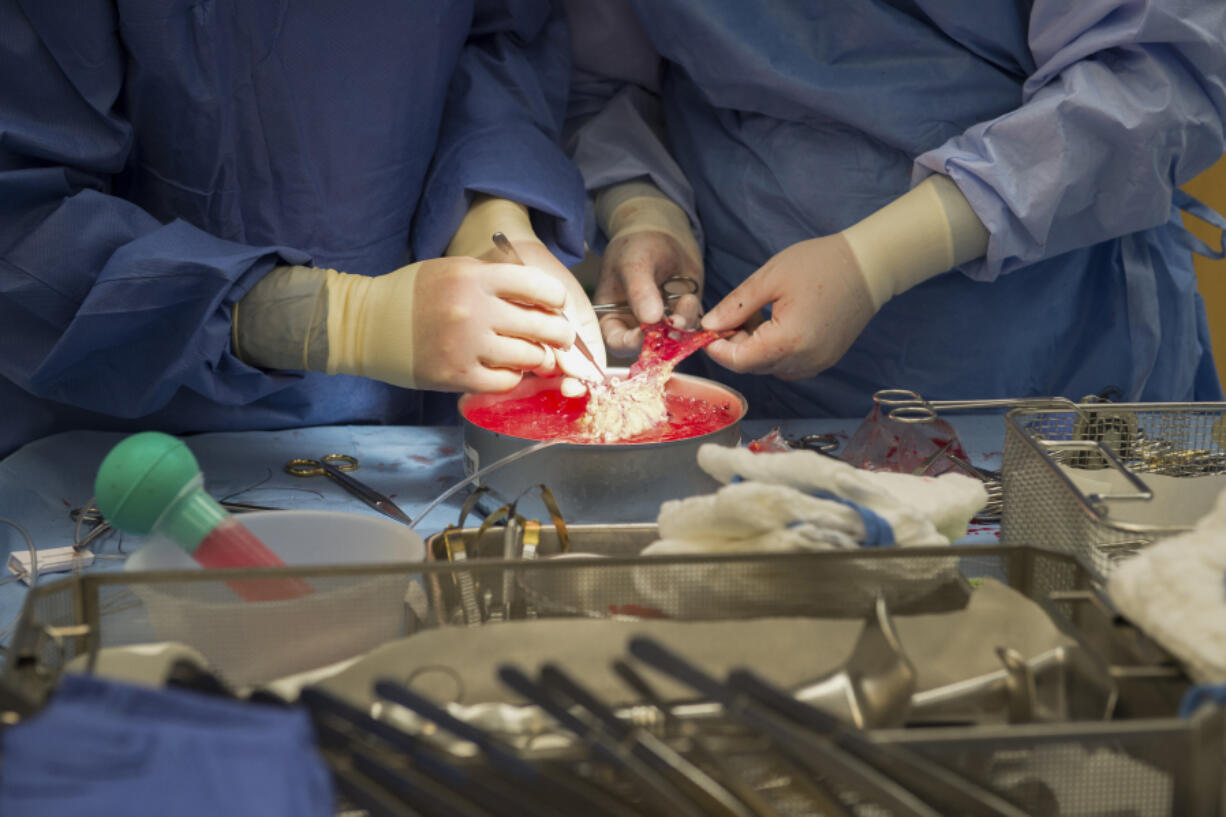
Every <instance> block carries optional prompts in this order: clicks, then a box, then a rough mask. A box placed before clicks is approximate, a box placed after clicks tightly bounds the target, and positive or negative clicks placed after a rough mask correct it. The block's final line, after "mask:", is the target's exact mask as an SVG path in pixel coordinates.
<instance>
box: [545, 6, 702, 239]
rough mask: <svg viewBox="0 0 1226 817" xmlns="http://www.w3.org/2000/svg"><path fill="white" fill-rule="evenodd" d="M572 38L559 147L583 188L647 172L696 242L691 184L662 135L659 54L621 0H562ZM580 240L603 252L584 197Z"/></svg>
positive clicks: (698, 234) (697, 233) (599, 186)
mask: <svg viewBox="0 0 1226 817" xmlns="http://www.w3.org/2000/svg"><path fill="white" fill-rule="evenodd" d="M566 6H567V13H568V15H569V19H570V25H571V42H572V43H574V50H575V57H574V60H575V66H574V68H573V70H572V73H571V92H570V101H569V104H568V108H567V121H566V139H565V144H566V150H567V153H568V154H569V155H570V157H571V159H572V160H573V161H574V162H575V164H576V165H577V166H578V168H579V171H580V173H582V175H583V184H584V187H585V188H586V190H587V191H588V192H589V193H593V194H594V193H595V192H596V191H598V190H600V189H602V188H605V187H609V186H611V185H614V184H620V183H621V182H628V181H633V180H635V179H648V180H650V181H651V183H652V184H654V185H655V186H656V187H657V188H659V190H660V191H661V192H662V193H664V195H666V196H668V198H669V199H671V200H672V201H673V202H674V203H676V204H677V205H678V206H679V207H681V209H683V210H684V211H685V213H686V215H688V216H689V219H690V225H691V226H692V227H693V228H694V233H695V238H696V239H697V240H698V246H699V247H701V246H703V240H702V229H701V223H700V221H699V219H698V208H697V206H696V204H695V202H694V191H693V189H692V188H691V186H690V183H689V180H688V179H687V178H686V176H685V173H684V171H682V170H681V167H680V166H679V165H678V164H677V162H676V160H674V159H673V157H672V155H671V153H670V152H669V150H668V147H667V146H666V145H665V141H664V138H663V136H662V134H663V132H664V125H663V114H662V111H661V107H660V98H659V75H660V72H661V63H662V61H661V58H660V55H659V54H658V53H657V52H656V50H655V48H654V46H652V44H651V41H650V40H649V39H648V37H647V35H646V34H645V33H644V32H643V30H642V28H641V27H640V26H639V24H638V21H637V19H636V17H635V14H634V10H633V9H632V8H631V7H630V6H629V4H627V3H626V2H624V0H568V2H567V4H566ZM587 224H588V234H587V241H588V244H589V245H591V247H592V249H593V250H594V251H596V252H598V253H599V252H603V250H604V244H605V242H606V241H607V237H606V236H603V235H601V234H600V233H599V230H598V229H597V226H596V223H595V218H594V215H593V214H592V212H591V202H590V200H589V217H588V220H587Z"/></svg>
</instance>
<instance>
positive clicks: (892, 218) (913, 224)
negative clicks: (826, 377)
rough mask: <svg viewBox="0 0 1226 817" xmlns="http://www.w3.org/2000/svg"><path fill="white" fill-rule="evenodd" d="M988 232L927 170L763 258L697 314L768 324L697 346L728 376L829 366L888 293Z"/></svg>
mask: <svg viewBox="0 0 1226 817" xmlns="http://www.w3.org/2000/svg"><path fill="white" fill-rule="evenodd" d="M987 241H988V232H987V229H986V228H984V226H983V224H982V223H981V222H980V221H979V219H978V217H977V216H976V215H975V212H974V210H972V209H971V206H970V204H969V203H968V202H967V200H966V197H965V196H963V195H962V193H961V192H960V191H959V190H958V188H957V186H956V185H955V184H954V183H953V182H952V181H950V180H949V179H948V178H946V177H944V176H931V177H929V178H928V179H925V180H924V181H923V182H922V183H920V184H919V185H917V186H916V187H915V188H914V189H912V190H911V191H910V192H908V193H906V194H904V195H903V196H901V197H899V198H898V199H896V200H895V201H893V202H891V203H890V204H888V205H886V206H885V207H883V208H881V209H880V210H878V211H877V212H875V213H873V214H872V215H870V216H869V217H868V218H866V219H864V220H863V221H860V222H857V223H856V224H854V225H852V226H851V227H848V228H847V229H846V230H843V231H842V232H840V233H836V234H834V235H830V236H823V237H821V238H814V239H809V240H807V241H801V242H798V243H796V244H793V245H792V246H790V247H788V248H787V249H785V250H783V251H782V252H780V253H778V254H776V255H775V256H774V257H773V258H771V259H770V260H769V261H767V262H766V263H765V264H764V265H763V266H762V267H761V268H759V269H758V270H757V271H756V272H754V274H753V275H751V276H750V277H749V278H747V279H746V280H745V281H744V282H743V283H742V284H741V285H740V286H738V287H737V288H736V289H734V290H733V291H732V292H731V293H729V294H728V296H727V297H726V298H724V299H723V300H722V301H721V302H720V303H719V304H717V305H716V306H715V308H714V309H712V310H711V311H710V312H709V313H707V315H706V316H705V317H704V318H703V320H702V326H703V328H704V329H712V330H717V331H718V330H726V329H734V328H737V327H742V326H745V325H746V324H747V323H748V324H750V325H751V324H752V322H753V321H752V319H753V318H754V317H755V316H756V315H757V314H758V312H759V310H760V309H762V308H763V307H765V306H767V305H768V304H769V305H770V306H771V317H770V320H769V321H766V322H764V323H762V324H761V325H758V326H756V327H753V328H752V329H745V330H743V331H740V332H737V333H736V334H735V335H732V336H731V337H729V338H728V339H726V340H721V341H716V342H715V343H713V344H711V345H710V346H708V347H707V354H709V355H710V356H711V358H712V359H713V360H715V361H716V362H717V363H719V364H720V365H722V366H725V367H726V368H728V369H731V370H732V371H736V372H753V373H756V374H773V375H776V376H778V377H780V378H783V379H785V380H797V379H801V378H805V377H812V376H813V375H815V374H818V373H819V372H821V371H823V370H825V369H828V368H830V367H831V366H833V365H834V364H835V363H837V362H838V361H839V359H840V358H841V357H842V356H843V354H844V353H846V351H847V350H848V349H849V348H850V347H851V345H852V343H854V342H855V340H856V338H857V337H859V335H860V332H861V331H863V329H864V327H865V326H866V325H867V324H868V322H869V320H871V319H872V317H873V315H875V314H876V313H877V311H878V310H879V309H881V306H882V305H883V304H884V303H885V302H886V301H887V300H889V299H890V298H892V297H893V296H895V295H898V294H900V293H902V292H905V291H907V290H908V289H910V288H911V287H913V286H915V285H917V284H919V283H920V282H922V281H926V280H927V279H929V278H932V277H934V276H936V275H939V274H941V273H943V272H946V271H948V270H950V269H952V268H954V267H956V266H957V265H959V264H963V263H966V262H967V261H970V260H971V259H973V258H978V257H979V256H981V255H983V254H984V252H985V251H986V249H987Z"/></svg>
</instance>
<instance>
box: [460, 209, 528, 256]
mask: <svg viewBox="0 0 1226 817" xmlns="http://www.w3.org/2000/svg"><path fill="white" fill-rule="evenodd" d="M494 233H502V234H504V235H505V236H506V237H507V238H509V239H511V241H513V242H514V241H519V240H528V241H540V239H539V238H537V237H536V233H535V232H533V230H532V219H531V217H530V216H529V215H528V208H527V207H525V206H524V205H522V204H520V203H519V202H514V201H510V200H509V199H500V198H495V197H493V196H487V195H484V194H479V195H477V196H476V197H475V198H474V199H473V202H472V204H471V205H470V206H469V208H468V212H467V213H465V214H464V219H463V221H461V222H460V226H459V228H458V229H457V230H456V231H455V235H453V236H452V237H451V243H449V244H448V245H447V251H446V253H447V255H448V256H457V255H466V256H470V257H472V258H480V257H481V256H483V255H485V254H486V253H487V252H489V251H490V250H491V249H493V247H494V243H493V242H492V241H490V236H492V235H493V234H494Z"/></svg>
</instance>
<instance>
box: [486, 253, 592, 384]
mask: <svg viewBox="0 0 1226 817" xmlns="http://www.w3.org/2000/svg"><path fill="white" fill-rule="evenodd" d="M493 241H494V246H495V247H497V248H498V251H499V252H500V253H502V254H503V255H505V256H506V257H507V258H509V259H511V262H512V263H515V264H519V265H520V266H521V267H523V266H527V265H526V264H524V259H522V258H520V257H519V253H518V252H516V251H515V247H514V246H512V245H511V241H510V239H508V238H507V237H506V236H505V235H503V234H502V233H494V235H493ZM572 328H573V329H574V330H575V348H576V349H578V350H579V353H580V354H581V355H583V356H584V357H585V358H587V360H588V363H591V364H592V366H594V367H595V368H596V371H598V372H600V374H601V376H602V377H604V380H605V382H606V383H607V382H609V373H608V372H606V371H605V370H604V367H603V366H601V365H600V364H599V363H597V362H596V356H595V355H593V354H592V350H591V349H589V348H588V345H587V343H586V342H585V341H584V340H583V336H582V335H580V334H579V328H578V327H576V326H573V325H572Z"/></svg>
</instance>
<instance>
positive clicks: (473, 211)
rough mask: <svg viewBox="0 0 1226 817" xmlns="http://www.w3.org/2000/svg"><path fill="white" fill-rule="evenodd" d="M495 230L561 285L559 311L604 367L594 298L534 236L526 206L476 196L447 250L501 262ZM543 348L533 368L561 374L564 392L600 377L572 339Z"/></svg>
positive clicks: (528, 262)
mask: <svg viewBox="0 0 1226 817" xmlns="http://www.w3.org/2000/svg"><path fill="white" fill-rule="evenodd" d="M499 232H500V233H502V234H503V235H505V236H506V237H507V238H508V239H509V240H510V242H511V245H512V246H513V247H515V250H516V252H517V253H519V256H520V258H521V259H522V260H523V262H524V264H525V265H527V266H528V267H530V268H533V269H536V270H540V271H543V272H545V273H546V274H548V275H550V276H552V277H553V278H554V279H555V280H557V281H558V282H559V283H561V284H562V286H563V288H564V289H565V290H566V301H565V304H564V306H563V307H562V311H563V313H564V314H565V315H566V317H567V319H568V320H569V321H570V322H571V325H572V326H573V328H574V330H575V331H576V332H577V333H578V334H579V336H580V337H582V338H583V340H584V341H585V342H586V343H587V346H588V349H590V350H591V352H592V354H593V356H595V358H596V361H597V362H598V363H599V364H600V366H601V367H602V368H603V367H604V366H605V362H606V359H605V350H604V343H603V341H602V339H601V337H600V325H599V323H598V322H597V320H596V313H595V312H593V311H592V302H591V301H590V300H588V297H587V293H586V292H584V291H583V285H582V284H580V283H579V281H578V280H577V279H576V278H575V276H574V275H572V274H571V272H570V270H568V269H567V268H566V266H565V265H563V264H562V262H560V261H558V259H557V258H555V257H554V256H553V253H551V252H549V250H548V248H546V247H545V245H544V243H543V242H542V241H541V240H540V239H539V238H537V237H536V233H535V232H534V231H533V230H532V222H531V219H530V217H529V215H528V208H526V207H524V206H523V205H522V204H518V203H516V202H513V201H508V200H507V199H499V198H494V197H492V196H485V195H478V196H476V197H475V198H474V200H473V203H472V205H471V206H470V207H469V208H468V212H467V213H466V214H465V216H464V220H463V221H462V222H461V223H460V227H459V229H457V230H456V233H455V235H454V236H453V237H452V239H451V243H450V244H449V245H448V246H447V255H448V256H470V257H473V258H484V259H487V260H499V261H505V260H506V259H505V258H503V256H502V254H501V253H500V252H499V251H498V249H497V248H496V247H495V246H494V242H493V240H492V237H493V235H494V233H499ZM546 351H547V352H548V354H547V355H546V356H545V360H544V362H543V364H542V365H541V366H539V367H537V368H536V372H537V373H538V374H541V375H544V376H549V375H554V374H558V373H561V374H563V375H565V377H564V378H563V380H562V385H561V388H562V393H563V394H566V395H567V396H569V397H577V396H579V395H581V394H583V393H584V392H585V391H587V386H586V385H585V381H599V380H600V379H601V375H600V372H597V371H596V370H595V368H594V367H593V366H592V364H591V363H589V362H588V360H587V358H586V357H584V356H583V354H582V353H581V352H580V351H579V350H578V349H576V348H574V346H573V345H572V344H571V343H566V344H565V345H562V346H558V347H552V348H550V349H547V350H546Z"/></svg>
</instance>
